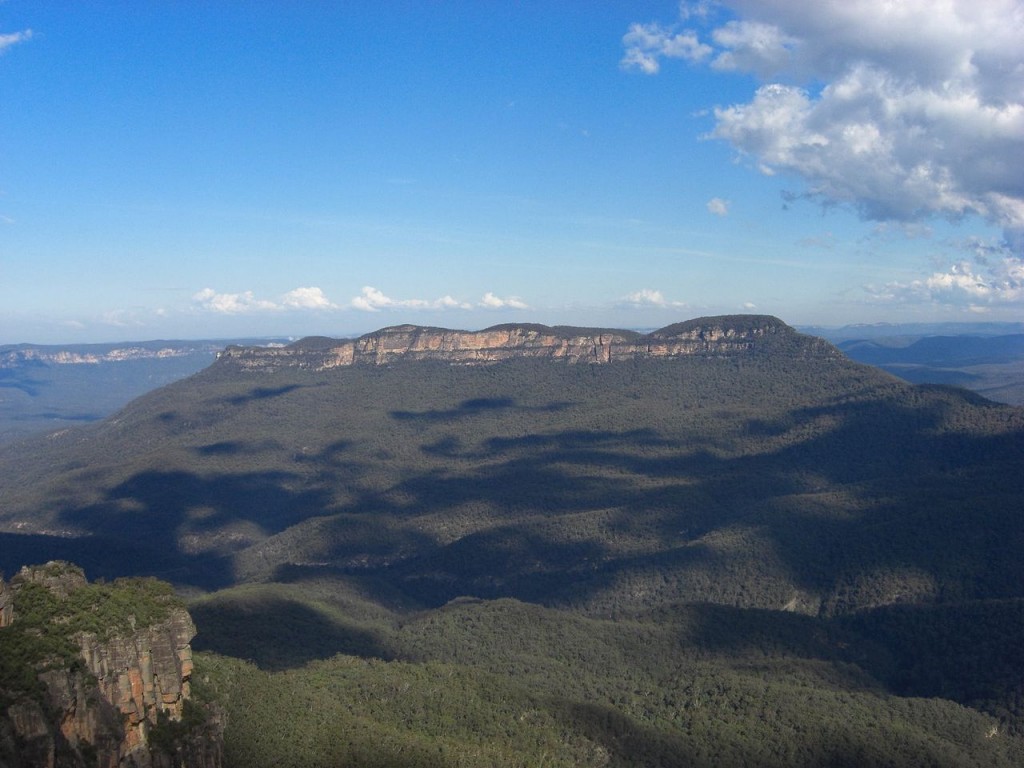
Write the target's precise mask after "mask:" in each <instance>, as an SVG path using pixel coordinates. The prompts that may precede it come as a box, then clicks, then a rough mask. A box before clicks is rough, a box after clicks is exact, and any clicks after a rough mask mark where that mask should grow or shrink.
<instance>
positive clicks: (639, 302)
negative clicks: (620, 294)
mask: <svg viewBox="0 0 1024 768" xmlns="http://www.w3.org/2000/svg"><path fill="white" fill-rule="evenodd" d="M622 303H623V304H627V305H630V306H634V307H660V308H663V309H668V308H676V307H685V306H686V304H685V302H682V301H669V300H668V299H666V298H665V296H664V294H662V292H661V291H657V290H654V289H652V288H641V289H640V290H639V291H633V293H631V294H629V295H628V296H626V297H624V298H623V299H622Z"/></svg>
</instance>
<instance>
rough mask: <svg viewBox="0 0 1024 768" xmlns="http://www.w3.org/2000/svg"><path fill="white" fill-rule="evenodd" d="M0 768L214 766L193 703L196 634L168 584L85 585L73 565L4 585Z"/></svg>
mask: <svg viewBox="0 0 1024 768" xmlns="http://www.w3.org/2000/svg"><path fill="white" fill-rule="evenodd" d="M0 621H2V623H0V653H3V655H4V658H3V661H2V662H0V766H5V767H6V766H9V767H10V768H36V767H37V766H47V768H51V767H53V766H70V767H74V768H77V767H78V766H83V767H84V766H100V767H101V768H173V767H175V766H182V767H184V766H190V767H191V766H198V767H200V768H207V767H209V768H217V766H219V765H220V763H221V754H220V753H221V749H220V729H219V725H218V724H217V722H216V717H212V716H211V714H210V713H209V712H207V711H205V710H201V709H200V708H197V706H196V705H194V704H193V703H192V702H191V700H190V694H191V691H190V678H191V675H192V651H191V647H190V645H189V643H190V641H191V640H192V638H193V637H194V636H195V626H194V625H193V623H192V619H191V618H190V616H189V615H188V613H187V612H186V611H185V610H184V608H183V607H181V606H180V605H179V604H177V602H176V601H174V600H173V599H171V596H170V593H169V591H168V588H166V585H159V584H158V583H155V582H150V581H134V582H131V583H129V584H117V583H115V584H114V585H102V586H100V585H89V584H88V583H87V582H86V579H85V576H84V574H83V573H82V571H81V569H79V568H77V567H75V566H72V565H69V564H67V563H55V562H54V563H48V564H46V565H45V566H37V567H32V568H28V567H26V568H23V569H22V570H21V572H20V573H18V574H17V575H16V576H15V577H14V578H13V579H12V580H11V582H10V583H9V584H5V583H4V582H3V581H2V580H0Z"/></svg>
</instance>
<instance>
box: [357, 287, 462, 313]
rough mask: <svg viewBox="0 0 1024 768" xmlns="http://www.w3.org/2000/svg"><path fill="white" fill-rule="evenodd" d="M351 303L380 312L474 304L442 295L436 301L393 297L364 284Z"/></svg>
mask: <svg viewBox="0 0 1024 768" xmlns="http://www.w3.org/2000/svg"><path fill="white" fill-rule="evenodd" d="M351 305H352V306H353V307H355V308H356V309H361V310H363V311H364V312H379V311H380V310H382V309H471V308H472V305H470V304H467V303H465V302H460V301H458V300H456V299H453V298H452V297H451V296H447V295H446V296H442V297H441V298H440V299H435V300H434V301H426V300H425V299H392V298H391V297H390V296H385V295H384V293H383V292H382V291H380V290H378V289H377V288H374V287H373V286H370V285H367V286H364V287H363V289H362V291H361V292H360V294H359V295H358V296H356V297H354V298H353V299H352V301H351Z"/></svg>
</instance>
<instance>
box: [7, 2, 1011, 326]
mask: <svg viewBox="0 0 1024 768" xmlns="http://www.w3.org/2000/svg"><path fill="white" fill-rule="evenodd" d="M801 6H802V7H801ZM1021 39H1024V3H1022V2H1019V1H1014V0H986V2H984V3H978V2H976V1H975V2H966V1H963V2H962V1H961V0H949V1H948V2H944V3H941V4H936V3H934V2H932V0H906V2H904V3H901V4H892V3H887V2H883V0H858V1H857V2H849V0H843V2H838V0H836V1H835V2H816V3H808V4H800V3H794V2H790V1H789V0H726V1H725V2H721V3H718V2H698V3H682V4H679V3H673V2H602V3H589V2H588V3H583V2H579V3H576V2H558V3H555V2H472V3H470V2H465V3H459V2H456V3H446V4H441V3H428V2H402V3H398V2H373V3H369V2H367V3H363V2H344V3H305V2H282V3H260V4H252V3H243V2H173V3H172V2H159V3H157V2H122V3H117V2H95V3H80V2H38V1H31V2H30V1H29V0H6V2H2V3H0V343H11V342H21V341H32V342H51V343H56V342H72V341H116V340H126V339H143V338H190V337H205V338H209V337H228V336H238V335H247V336H255V335H295V336H298V335H307V334H323V335H335V336H339V335H351V334H356V333H361V332H365V331H368V330H372V329H375V328H379V327H382V326H385V325H392V324H396V323H403V322H412V323H417V324H424V325H439V326H444V327H451V328H482V327H485V326H488V325H493V324H495V323H501V322H516V321H522V322H542V323H548V324H557V323H569V324H577V325H595V324H600V325H606V326H616V327H637V328H642V327H658V326H662V325H666V324H668V323H671V322H676V321H678V320H682V319H687V318H690V317H696V316H700V315H708V314H723V313H734V312H761V313H770V314H775V315H778V316H779V317H781V318H782V319H784V320H786V321H787V322H790V323H793V324H821V325H839V324H844V323H854V322H878V321H891V322H900V321H931V320H961V321H963V320H970V319H979V320H988V321H992V320H1020V319H1021V318H1024V249H1022V243H1024V237H1022V236H1021V233H1022V232H1024V173H1022V170H1024V53H1022V52H1021V50H1020V49H1022V48H1024V46H1021V45H1020V40H1021Z"/></svg>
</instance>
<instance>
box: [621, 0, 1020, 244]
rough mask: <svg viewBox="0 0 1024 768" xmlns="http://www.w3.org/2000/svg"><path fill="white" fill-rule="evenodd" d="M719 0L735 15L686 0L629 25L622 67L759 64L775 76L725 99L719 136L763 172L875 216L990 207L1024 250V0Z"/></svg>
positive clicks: (991, 217)
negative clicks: (720, 14) (664, 16)
mask: <svg viewBox="0 0 1024 768" xmlns="http://www.w3.org/2000/svg"><path fill="white" fill-rule="evenodd" d="M720 5H721V6H724V7H727V8H729V9H731V10H732V11H733V12H734V14H735V17H734V18H730V19H729V20H727V21H724V22H720V23H718V24H717V25H716V24H715V23H714V18H713V17H714V14H707V13H705V14H704V15H701V14H698V13H694V10H695V8H696V9H701V8H703V9H704V10H706V9H707V7H708V6H701V5H698V6H693V5H692V4H685V5H684V6H682V8H683V10H682V12H681V13H680V17H679V19H678V20H677V21H676V22H675V23H674V24H673V25H669V26H660V25H657V24H645V25H637V24H634V25H632V26H630V27H629V31H628V32H627V34H626V36H625V37H624V38H623V44H624V47H625V55H624V58H623V66H624V67H626V68H628V69H636V70H639V71H641V72H646V73H647V74H654V73H656V72H657V71H658V69H659V66H658V63H659V60H661V59H663V58H666V57H672V56H676V57H678V58H688V59H690V60H692V61H708V62H710V65H711V66H712V67H713V68H715V69H719V70H730V71H737V72H748V73H753V74H755V75H757V76H759V77H760V78H761V79H762V80H763V81H764V83H765V84H764V85H762V86H761V87H760V88H758V89H757V90H756V92H755V93H754V94H753V98H752V99H751V100H750V101H747V102H745V103H738V104H733V105H730V106H725V107H718V108H716V109H715V110H714V117H715V120H716V125H715V127H714V128H713V130H712V131H711V132H710V134H709V136H711V137H713V138H717V139H721V140H724V141H727V142H729V143H730V144H732V146H733V147H735V148H736V150H737V151H738V152H739V153H740V154H741V155H742V156H745V157H748V158H751V159H752V160H753V161H754V164H755V165H756V166H757V167H758V168H759V169H760V170H761V171H762V172H764V173H787V174H793V175H796V176H798V177H801V178H802V179H803V180H804V181H805V182H806V184H807V193H808V194H809V195H810V196H812V197H814V198H816V199H818V200H820V201H822V202H823V203H826V204H847V205H850V206H852V207H854V208H855V209H856V210H857V211H858V212H859V213H860V214H861V215H862V216H863V217H864V218H867V219H872V220H878V221H918V220H922V219H924V218H927V217H929V216H935V215H937V216H942V217H946V218H950V219H956V218H958V217H961V216H964V215H967V214H977V215H979V216H981V217H983V218H985V219H987V220H988V221H989V222H991V223H993V224H995V225H996V226H999V227H1001V228H1002V229H1003V231H1004V234H1005V236H1006V239H1007V242H1009V243H1011V244H1016V247H1015V251H1016V253H1018V254H1021V253H1022V248H1024V174H1021V173H1020V163H1019V162H1017V161H1016V160H1015V159H1016V158H1021V157H1024V46H1022V45H1021V44H1020V41H1021V40H1024V13H1022V12H1021V6H1020V3H1019V0H987V1H986V2H977V0H948V2H943V3H933V2H927V0H910V1H908V2H902V3H892V2H889V1H888V0H861V1H860V2H857V3H838V2H829V3H787V2H777V1H776V0H722V2H721V3H720ZM688 24H691V25H695V26H696V27H697V28H692V29H691V28H686V25H688ZM681 51H690V52H692V53H691V54H689V55H682V54H681V53H680V52H681ZM801 82H802V83H805V84H807V85H806V86H805V87H801V86H800V85H799V83H801Z"/></svg>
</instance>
